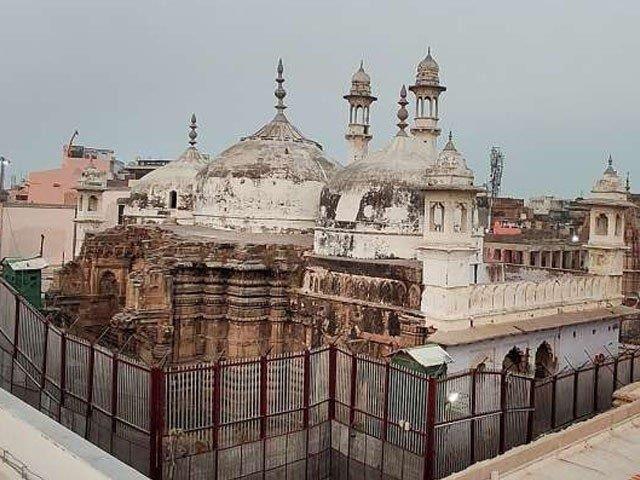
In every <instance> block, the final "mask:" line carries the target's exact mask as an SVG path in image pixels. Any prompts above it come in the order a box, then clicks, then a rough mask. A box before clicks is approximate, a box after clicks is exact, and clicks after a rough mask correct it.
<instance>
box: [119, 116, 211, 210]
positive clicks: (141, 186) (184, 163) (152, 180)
mask: <svg viewBox="0 0 640 480" xmlns="http://www.w3.org/2000/svg"><path fill="white" fill-rule="evenodd" d="M196 129H197V124H196V116H195V115H192V117H191V125H190V132H189V147H187V149H186V150H185V151H184V152H183V153H182V154H181V155H180V156H179V157H178V158H177V159H175V160H172V161H171V162H169V163H167V164H166V165H164V166H162V167H160V168H157V169H155V170H153V171H151V172H149V173H148V174H146V175H145V176H144V177H142V178H141V179H140V180H139V181H138V182H137V183H136V184H135V185H134V186H133V187H132V188H131V197H130V200H129V206H130V207H131V209H130V212H129V214H130V215H131V216H143V217H154V216H158V217H162V216H163V215H164V214H163V213H162V212H166V211H168V210H170V209H177V210H182V211H189V212H190V211H191V210H192V208H193V197H194V191H193V184H194V181H195V178H196V174H197V173H198V171H200V170H201V169H202V168H203V167H204V166H205V165H206V163H207V162H208V160H209V157H208V155H204V154H202V153H200V151H199V150H198V149H197V148H196V138H197V133H196ZM134 211H138V212H137V213H138V214H139V215H135V214H134ZM152 211H154V212H155V213H152ZM165 216H166V215H165Z"/></svg>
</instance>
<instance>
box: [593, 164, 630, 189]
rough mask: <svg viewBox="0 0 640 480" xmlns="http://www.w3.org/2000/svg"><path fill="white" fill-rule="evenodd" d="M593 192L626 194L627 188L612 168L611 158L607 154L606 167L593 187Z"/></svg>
mask: <svg viewBox="0 0 640 480" xmlns="http://www.w3.org/2000/svg"><path fill="white" fill-rule="evenodd" d="M591 191H592V192H593V193H594V194H596V195H598V194H605V195H606V194H614V195H620V194H622V195H626V193H627V190H626V188H625V185H624V183H623V180H622V178H621V177H620V175H618V172H617V171H616V169H615V168H613V159H612V158H611V155H609V160H608V161H607V168H606V170H605V171H604V173H603V174H602V177H601V178H600V179H598V181H597V182H596V184H595V185H594V187H593V189H592V190H591Z"/></svg>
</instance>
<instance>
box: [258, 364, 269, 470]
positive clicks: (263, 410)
mask: <svg viewBox="0 0 640 480" xmlns="http://www.w3.org/2000/svg"><path fill="white" fill-rule="evenodd" d="M267 367H268V364H267V356H266V355H262V356H260V440H261V441H262V478H265V475H266V472H265V470H266V468H267V440H266V438H267V401H268V400H267V381H268V375H267Z"/></svg>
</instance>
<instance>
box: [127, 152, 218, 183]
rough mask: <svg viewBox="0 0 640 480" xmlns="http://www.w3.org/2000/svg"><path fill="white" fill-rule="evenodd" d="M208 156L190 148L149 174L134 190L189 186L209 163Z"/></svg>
mask: <svg viewBox="0 0 640 480" xmlns="http://www.w3.org/2000/svg"><path fill="white" fill-rule="evenodd" d="M207 160H208V156H207V155H203V154H201V153H200V152H199V151H198V149H197V148H196V147H189V148H187V149H186V150H185V151H184V152H182V155H180V156H179V157H178V158H177V159H175V160H172V161H171V162H169V163H167V164H166V165H164V166H162V167H160V168H156V169H155V170H153V171H151V172H149V173H147V174H146V175H145V176H144V177H142V178H141V179H140V181H139V182H138V183H136V184H135V185H134V187H133V188H132V190H133V191H140V190H145V189H149V188H153V187H154V186H171V185H176V186H177V185H185V186H187V185H189V184H190V183H192V182H193V180H194V179H195V176H196V174H197V173H198V171H200V169H201V168H202V167H204V166H205V165H206V163H207Z"/></svg>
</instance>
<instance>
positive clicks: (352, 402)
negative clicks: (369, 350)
mask: <svg viewBox="0 0 640 480" xmlns="http://www.w3.org/2000/svg"><path fill="white" fill-rule="evenodd" d="M357 377H358V357H357V356H356V354H355V353H352V354H351V378H350V379H349V380H350V388H349V428H353V424H354V423H355V420H356V388H357V382H356V380H357Z"/></svg>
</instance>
